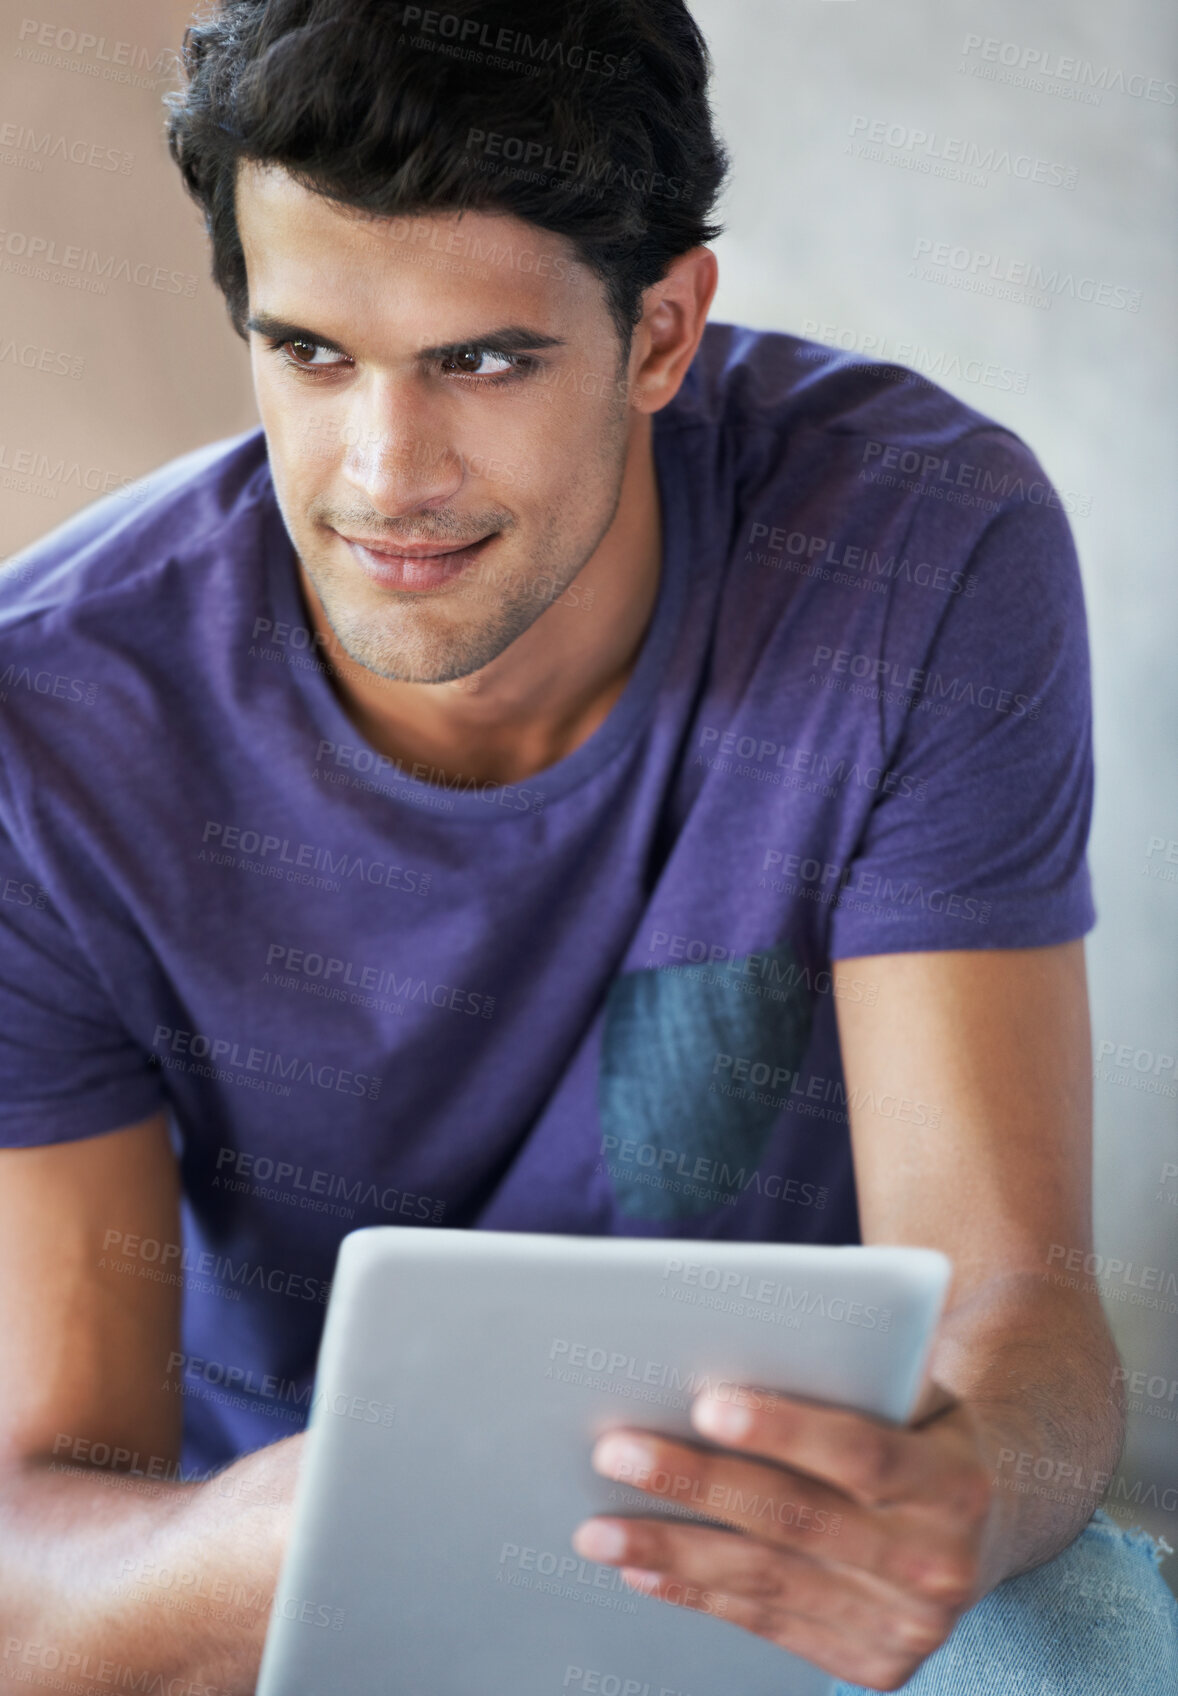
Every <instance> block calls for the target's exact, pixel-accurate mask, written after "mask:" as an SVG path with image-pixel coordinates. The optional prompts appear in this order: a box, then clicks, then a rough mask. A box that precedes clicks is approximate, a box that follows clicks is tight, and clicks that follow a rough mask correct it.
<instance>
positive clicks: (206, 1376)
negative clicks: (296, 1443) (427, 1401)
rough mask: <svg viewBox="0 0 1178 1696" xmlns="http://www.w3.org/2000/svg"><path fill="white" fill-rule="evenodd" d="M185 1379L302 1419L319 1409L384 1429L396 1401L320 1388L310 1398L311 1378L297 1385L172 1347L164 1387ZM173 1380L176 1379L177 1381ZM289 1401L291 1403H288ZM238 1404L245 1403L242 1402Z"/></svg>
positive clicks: (390, 1422)
mask: <svg viewBox="0 0 1178 1696" xmlns="http://www.w3.org/2000/svg"><path fill="white" fill-rule="evenodd" d="M185 1379H189V1380H193V1381H195V1382H198V1383H200V1384H202V1385H205V1384H209V1385H212V1386H213V1387H214V1388H215V1389H225V1390H227V1391H230V1392H231V1393H233V1394H235V1395H240V1396H242V1397H251V1398H257V1399H258V1400H260V1401H271V1402H274V1403H280V1404H282V1405H283V1406H284V1407H287V1408H291V1409H292V1412H291V1417H293V1418H302V1417H304V1416H307V1415H310V1414H312V1413H314V1412H317V1411H318V1409H319V1408H321V1407H322V1408H323V1409H324V1410H325V1411H326V1412H328V1413H332V1414H334V1415H335V1416H336V1418H337V1419H351V1420H355V1421H356V1422H357V1423H358V1424H361V1425H381V1426H384V1427H385V1428H386V1429H387V1428H388V1427H389V1426H391V1425H393V1424H395V1422H396V1418H397V1404H396V1403H395V1402H382V1401H377V1400H375V1399H374V1398H373V1397H371V1396H361V1395H348V1394H347V1393H346V1391H343V1390H332V1391H331V1392H330V1394H329V1393H328V1392H327V1391H326V1390H320V1391H319V1393H318V1394H317V1395H315V1396H314V1397H312V1394H311V1388H312V1386H311V1380H310V1379H309V1378H308V1379H307V1380H306V1381H305V1382H304V1383H303V1384H302V1385H300V1384H299V1383H298V1382H297V1381H296V1380H295V1379H293V1378H278V1377H275V1375H274V1374H273V1373H271V1372H260V1373H259V1372H255V1371H254V1370H253V1368H252V1367H244V1366H231V1365H229V1364H227V1363H226V1362H225V1361H220V1360H207V1359H205V1357H204V1356H203V1355H195V1354H185V1353H183V1352H182V1351H180V1350H173V1351H172V1353H171V1354H169V1356H168V1364H167V1368H166V1382H165V1385H164V1388H165V1389H173V1388H177V1387H180V1388H182V1387H183V1380H185ZM173 1380H179V1381H180V1382H179V1383H178V1384H177V1383H175V1382H173ZM292 1404H293V1405H292ZM242 1405H243V1406H244V1405H246V1403H245V1402H244V1401H243V1403H242Z"/></svg>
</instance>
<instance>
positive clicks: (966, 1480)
mask: <svg viewBox="0 0 1178 1696" xmlns="http://www.w3.org/2000/svg"><path fill="white" fill-rule="evenodd" d="M691 1418H692V1423H693V1424H694V1425H695V1427H696V1429H697V1430H698V1431H700V1432H701V1433H702V1434H703V1435H704V1436H705V1437H710V1438H711V1439H712V1440H713V1442H717V1443H723V1444H724V1445H725V1447H728V1448H733V1449H740V1450H742V1451H746V1452H751V1453H754V1454H758V1455H763V1456H764V1457H765V1458H766V1459H768V1460H772V1461H776V1462H777V1463H778V1464H779V1465H782V1466H788V1467H790V1468H792V1469H794V1470H796V1471H798V1472H803V1473H807V1474H809V1475H810V1476H811V1477H813V1478H817V1479H821V1480H823V1481H824V1482H826V1483H827V1484H829V1485H832V1486H833V1487H834V1488H835V1489H836V1490H840V1491H842V1492H843V1493H844V1494H845V1495H847V1496H849V1497H851V1499H852V1500H853V1501H856V1502H862V1503H867V1504H870V1505H872V1506H880V1505H883V1504H885V1503H888V1502H897V1501H917V1502H919V1501H925V1502H936V1503H938V1504H940V1505H941V1506H942V1507H944V1508H946V1509H947V1510H948V1511H949V1512H951V1513H954V1514H960V1515H961V1516H962V1517H963V1518H966V1519H972V1518H973V1517H975V1516H976V1517H978V1518H981V1517H982V1516H983V1515H984V1513H985V1511H986V1509H987V1507H988V1505H989V1499H990V1484H989V1477H988V1474H987V1472H986V1468H985V1466H984V1464H983V1462H982V1457H981V1454H980V1453H979V1450H978V1446H977V1442H976V1439H975V1436H974V1430H973V1423H972V1420H971V1419H970V1416H969V1415H968V1413H967V1412H966V1410H965V1409H963V1408H962V1407H961V1406H960V1404H958V1403H953V1404H952V1405H951V1406H950V1407H949V1408H948V1409H947V1410H946V1411H945V1412H943V1413H940V1414H938V1415H936V1416H935V1418H933V1419H932V1420H930V1421H929V1422H928V1423H926V1424H925V1425H923V1426H922V1427H921V1429H920V1430H918V1431H911V1430H907V1429H905V1428H904V1427H903V1426H899V1425H890V1424H888V1423H887V1422H886V1421H884V1420H881V1419H873V1418H872V1417H871V1416H870V1415H868V1414H862V1413H849V1412H847V1411H846V1410H845V1409H843V1408H836V1407H831V1406H828V1405H826V1404H824V1403H818V1402H803V1401H799V1400H796V1399H794V1398H793V1397H789V1396H778V1395H776V1394H774V1393H773V1392H767V1391H752V1392H746V1395H745V1396H744V1397H743V1398H741V1399H740V1400H736V1399H732V1400H721V1399H720V1398H719V1397H716V1396H711V1395H705V1396H697V1397H696V1399H695V1401H694V1402H693V1403H692V1405H691Z"/></svg>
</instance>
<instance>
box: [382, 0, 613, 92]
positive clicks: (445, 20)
mask: <svg viewBox="0 0 1178 1696" xmlns="http://www.w3.org/2000/svg"><path fill="white" fill-rule="evenodd" d="M389 23H390V24H394V25H397V26H399V27H400V28H401V29H403V30H415V31H416V32H417V33H416V35H415V36H414V37H413V38H412V40H413V45H414V46H424V47H428V48H431V49H433V50H435V51H444V50H446V49H449V50H451V51H452V52H454V53H455V54H456V56H458V57H463V58H470V59H474V60H476V61H478V62H483V61H486V62H487V63H490V64H496V65H510V66H513V68H514V67H515V65H516V64H517V63H518V68H521V69H523V68H528V69H531V70H532V71H533V72H538V71H539V70H540V69H541V67H542V66H544V65H560V66H562V67H564V68H565V69H567V70H570V71H580V72H582V73H584V74H585V75H587V76H600V77H606V78H608V77H615V76H622V77H625V76H628V75H629V74H630V72H631V71H632V70H633V69H634V68H635V65H636V63H637V57H638V56H637V54H634V53H627V54H621V55H619V54H617V53H606V52H603V51H602V50H601V49H599V48H596V47H592V48H589V49H588V51H586V49H585V46H584V44H583V43H581V42H575V41H574V42H567V41H562V40H561V39H560V37H559V36H557V37H554V38H552V39H549V37H548V36H546V35H544V36H538V37H537V36H534V35H532V34H531V32H530V31H528V30H522V29H511V28H509V27H508V26H507V25H501V26H498V27H496V25H494V24H493V23H487V22H483V21H481V20H480V19H478V18H472V17H466V16H463V15H462V14H460V13H458V12H444V11H441V10H439V9H438V8H436V7H433V6H406V5H402V4H399V3H394V4H393V5H391V6H390V7H389ZM529 62H530V64H529Z"/></svg>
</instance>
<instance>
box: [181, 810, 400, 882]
mask: <svg viewBox="0 0 1178 1696" xmlns="http://www.w3.org/2000/svg"><path fill="white" fill-rule="evenodd" d="M210 844H212V846H211V847H210V846H209V845H210ZM241 856H244V858H245V861H246V864H245V866H244V868H242V865H241V858H240V857H241ZM196 857H197V859H198V860H207V861H208V862H209V863H210V864H212V865H235V866H238V868H239V869H246V870H249V869H252V868H251V867H250V865H249V862H250V861H251V860H252V861H254V862H256V863H257V864H258V865H259V866H261V867H262V868H264V870H265V873H266V875H267V876H270V877H276V878H280V879H282V881H284V882H286V883H298V884H304V885H307V886H308V887H310V888H313V889H327V890H329V891H331V893H333V894H336V893H338V892H339V890H341V889H342V888H343V886H344V883H345V882H349V883H351V884H353V885H357V884H368V885H371V886H372V887H373V888H377V889H390V890H396V891H397V892H399V893H400V894H403V895H426V894H428V892H429V886H430V874H429V872H427V871H422V870H420V869H419V868H416V867H413V866H402V865H400V864H398V863H397V862H395V861H392V860H377V859H372V858H370V857H369V856H368V855H366V854H357V853H355V852H354V851H352V850H350V849H347V848H338V849H336V848H327V847H324V846H323V845H322V844H320V843H315V842H293V841H292V840H291V838H290V837H289V836H277V835H275V834H274V832H272V831H267V830H265V829H257V828H255V827H254V826H252V825H241V824H226V823H225V822H223V821H222V820H219V819H206V820H205V822H204V827H203V830H202V833H201V848H200V851H199V852H198V853H197V856H196ZM284 868H285V870H284Z"/></svg>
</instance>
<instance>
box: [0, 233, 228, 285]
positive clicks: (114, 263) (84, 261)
mask: <svg viewBox="0 0 1178 1696" xmlns="http://www.w3.org/2000/svg"><path fill="white" fill-rule="evenodd" d="M0 254H2V255H3V263H4V269H5V270H6V271H10V272H12V273H13V274H14V275H16V276H31V277H39V278H42V279H43V280H45V281H50V282H57V281H61V282H64V283H66V284H67V286H69V287H71V288H81V289H85V290H87V291H88V292H89V293H91V294H105V293H106V291H107V285H108V284H109V283H112V282H113V283H117V282H124V283H132V284H133V285H134V286H135V287H136V288H141V289H153V290H155V291H156V292H157V293H159V294H179V295H185V296H187V297H189V298H191V296H193V295H195V293H196V278H195V276H193V274H192V273H191V272H190V271H177V270H174V269H173V268H171V267H170V266H167V265H151V264H149V263H148V262H147V261H145V260H139V261H136V260H131V259H127V258H124V257H120V256H119V255H117V254H114V253H101V252H99V250H98V249H97V248H93V247H79V246H78V245H77V244H76V243H72V242H70V243H66V244H64V245H59V244H58V242H57V241H56V240H55V239H53V238H51V237H49V236H38V235H29V234H28V233H27V232H26V231H24V230H6V229H0ZM60 273H64V274H65V275H64V276H62V275H60Z"/></svg>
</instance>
